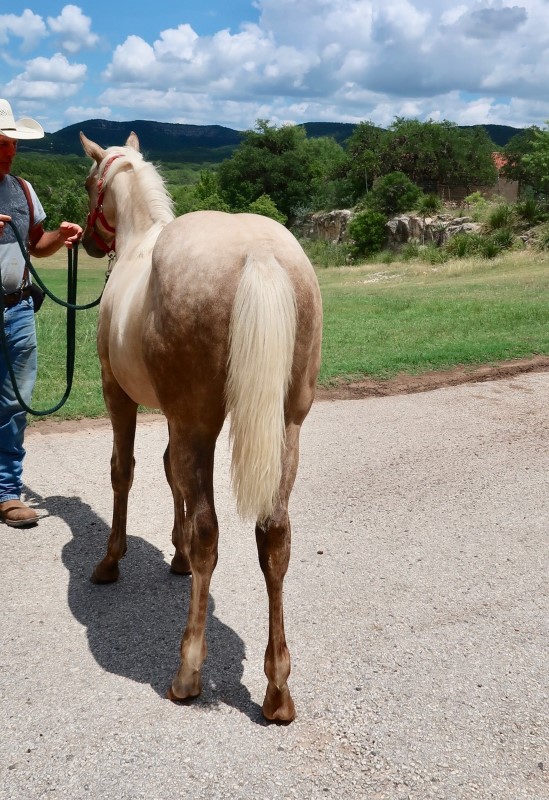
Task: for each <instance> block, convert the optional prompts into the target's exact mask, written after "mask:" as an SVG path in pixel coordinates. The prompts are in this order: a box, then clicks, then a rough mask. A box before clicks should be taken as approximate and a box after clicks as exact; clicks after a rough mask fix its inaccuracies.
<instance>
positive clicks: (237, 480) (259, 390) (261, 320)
mask: <svg viewBox="0 0 549 800" xmlns="http://www.w3.org/2000/svg"><path fill="white" fill-rule="evenodd" d="M296 318H297V312H296V301H295V294H294V290H293V287H292V284H291V282H290V279H289V277H288V275H287V274H286V272H285V271H284V270H283V269H282V267H281V266H280V264H279V263H278V261H276V259H275V258H274V257H273V256H270V257H268V258H267V259H262V258H260V257H259V256H254V255H250V256H248V259H247V261H246V264H245V267H244V271H243V273H242V277H241V280H240V283H239V286H238V289H237V292H236V295H235V300H234V305H233V310H232V315H231V323H230V332H229V364H228V368H229V369H228V378H227V388H226V401H227V411H228V412H230V415H231V425H230V433H229V436H230V439H231V441H232V444H233V451H232V464H231V475H232V483H233V489H234V493H235V495H236V503H237V509H238V512H239V514H240V516H241V517H243V518H244V519H257V520H259V521H262V520H264V519H266V518H267V517H269V516H270V515H271V514H272V511H273V507H274V504H275V502H276V498H277V493H278V487H279V484H280V478H281V467H282V465H281V457H282V448H283V446H284V438H285V424H284V400H285V397H286V393H287V391H288V386H289V383H290V378H291V371H292V362H293V354H294V344H295V336H296Z"/></svg>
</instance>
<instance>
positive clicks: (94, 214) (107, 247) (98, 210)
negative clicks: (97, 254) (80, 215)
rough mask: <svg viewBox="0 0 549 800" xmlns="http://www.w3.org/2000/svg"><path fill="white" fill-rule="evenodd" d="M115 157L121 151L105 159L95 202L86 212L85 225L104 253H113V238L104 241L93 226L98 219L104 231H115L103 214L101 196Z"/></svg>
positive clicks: (117, 156)
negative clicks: (91, 209) (87, 212)
mask: <svg viewBox="0 0 549 800" xmlns="http://www.w3.org/2000/svg"><path fill="white" fill-rule="evenodd" d="M117 158H122V153H118V155H116V156H111V158H109V160H108V161H107V163H106V164H105V166H104V168H103V174H102V176H101V178H100V179H99V180H98V181H97V191H98V192H99V194H98V196H97V203H96V205H95V208H94V210H93V211H90V213H89V214H88V219H87V223H86V226H87V227H88V228H89V229H90V230H91V232H92V234H93V239H94V241H95V243H96V245H97V246H98V247H99V248H100V249H101V250H103V251H104V252H105V253H114V250H115V240H114V239H113V240H112V242H111V243H110V244H109V243H107V242H106V241H105V239H103V237H102V236H101V234H100V233H98V231H97V228H96V227H95V226H96V223H97V220H99V222H100V223H101V225H102V226H103V228H105V230H106V231H108V232H109V233H116V230H115V229H114V228H113V227H112V225H109V223H108V222H107V219H106V217H105V215H104V214H103V198H104V196H105V190H104V189H103V183H104V181H105V176H106V174H107V172H108V170H109V168H110V166H111V164H112V163H113V161H116V159H117Z"/></svg>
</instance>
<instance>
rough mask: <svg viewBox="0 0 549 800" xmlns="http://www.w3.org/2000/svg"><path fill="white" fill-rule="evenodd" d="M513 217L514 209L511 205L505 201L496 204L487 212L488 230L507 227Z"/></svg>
mask: <svg viewBox="0 0 549 800" xmlns="http://www.w3.org/2000/svg"><path fill="white" fill-rule="evenodd" d="M513 219H514V210H513V207H512V206H509V205H507V204H506V203H501V204H500V205H497V206H496V207H495V208H494V209H493V210H492V211H490V213H489V214H488V220H487V224H488V227H489V228H490V230H493V231H495V230H497V229H498V228H508V227H509V226H510V225H512V223H513Z"/></svg>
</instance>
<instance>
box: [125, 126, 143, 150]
mask: <svg viewBox="0 0 549 800" xmlns="http://www.w3.org/2000/svg"><path fill="white" fill-rule="evenodd" d="M126 147H133V149H134V150H137V152H138V153H139V152H141V151H140V150H139V139H138V138H137V134H136V133H134V132H133V131H132V132H131V133H130V135H129V136H128V140H127V142H126Z"/></svg>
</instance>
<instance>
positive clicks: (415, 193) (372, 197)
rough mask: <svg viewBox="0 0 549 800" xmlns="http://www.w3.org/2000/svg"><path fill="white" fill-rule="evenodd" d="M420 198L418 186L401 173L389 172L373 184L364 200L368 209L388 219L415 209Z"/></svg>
mask: <svg viewBox="0 0 549 800" xmlns="http://www.w3.org/2000/svg"><path fill="white" fill-rule="evenodd" d="M420 196H421V189H420V188H419V186H416V184H415V183H414V182H413V181H411V180H410V178H409V177H408V176H407V175H405V174H404V173H403V172H390V173H389V174H388V175H384V176H383V177H382V178H378V180H377V181H376V182H375V183H374V186H373V188H372V190H371V192H369V194H368V195H367V197H366V198H365V200H364V203H365V205H367V206H368V208H371V209H374V210H376V211H379V212H380V213H382V214H385V216H386V217H390V216H392V215H393V214H399V213H401V212H403V211H410V210H411V209H413V208H415V207H416V205H417V203H418V200H419V198H420Z"/></svg>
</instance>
